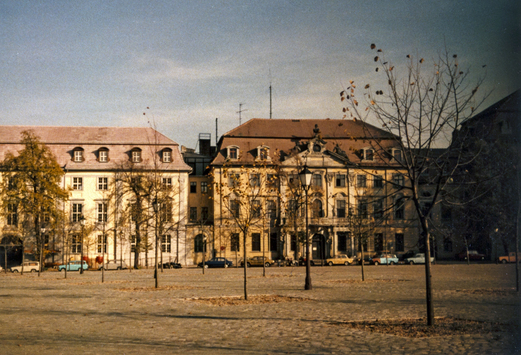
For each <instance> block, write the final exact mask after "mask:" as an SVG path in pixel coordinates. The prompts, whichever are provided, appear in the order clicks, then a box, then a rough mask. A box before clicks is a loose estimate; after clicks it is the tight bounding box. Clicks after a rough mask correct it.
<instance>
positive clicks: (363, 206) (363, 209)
mask: <svg viewBox="0 0 521 355" xmlns="http://www.w3.org/2000/svg"><path fill="white" fill-rule="evenodd" d="M358 217H359V218H367V199H365V198H360V199H358Z"/></svg>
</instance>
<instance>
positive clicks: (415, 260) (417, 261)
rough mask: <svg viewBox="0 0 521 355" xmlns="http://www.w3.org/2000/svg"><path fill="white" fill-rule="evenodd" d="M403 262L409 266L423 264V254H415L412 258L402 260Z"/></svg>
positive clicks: (432, 259) (432, 258) (432, 260)
mask: <svg viewBox="0 0 521 355" xmlns="http://www.w3.org/2000/svg"><path fill="white" fill-rule="evenodd" d="M404 261H405V262H406V263H407V264H410V265H414V264H425V253H416V254H415V255H414V256H411V257H410V258H406V259H404ZM432 262H434V257H433V256H431V263H432Z"/></svg>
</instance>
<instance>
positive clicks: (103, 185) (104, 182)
mask: <svg viewBox="0 0 521 355" xmlns="http://www.w3.org/2000/svg"><path fill="white" fill-rule="evenodd" d="M108 189H109V178H108V177H98V190H108Z"/></svg>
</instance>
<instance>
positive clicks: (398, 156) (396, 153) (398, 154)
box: [392, 149, 403, 163]
mask: <svg viewBox="0 0 521 355" xmlns="http://www.w3.org/2000/svg"><path fill="white" fill-rule="evenodd" d="M392 159H393V161H394V162H398V163H401V162H402V161H403V156H402V151H401V150H400V149H393V150H392Z"/></svg>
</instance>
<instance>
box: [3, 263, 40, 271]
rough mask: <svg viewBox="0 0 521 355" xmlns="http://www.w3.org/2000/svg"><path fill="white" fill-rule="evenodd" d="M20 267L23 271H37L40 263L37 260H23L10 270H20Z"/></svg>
mask: <svg viewBox="0 0 521 355" xmlns="http://www.w3.org/2000/svg"><path fill="white" fill-rule="evenodd" d="M22 267H23V271H24V272H29V271H30V272H38V270H39V269H40V263H39V262H38V261H24V263H23V264H22V265H19V266H13V267H12V268H11V269H10V270H11V272H22Z"/></svg>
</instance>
